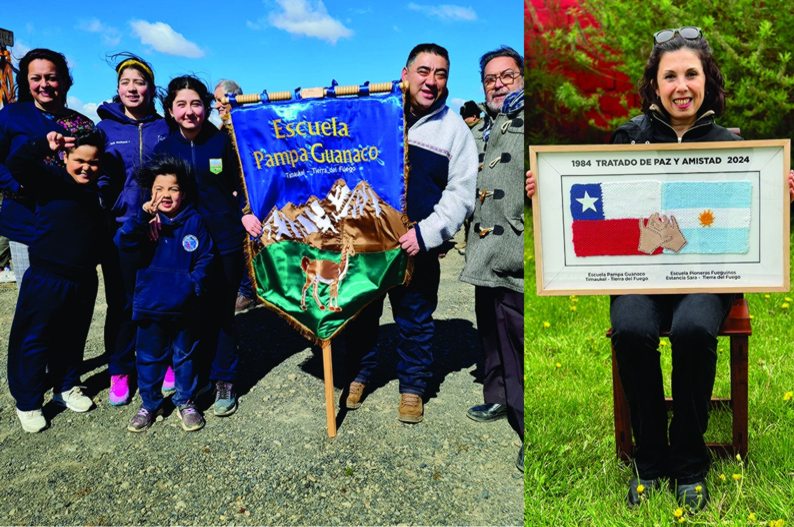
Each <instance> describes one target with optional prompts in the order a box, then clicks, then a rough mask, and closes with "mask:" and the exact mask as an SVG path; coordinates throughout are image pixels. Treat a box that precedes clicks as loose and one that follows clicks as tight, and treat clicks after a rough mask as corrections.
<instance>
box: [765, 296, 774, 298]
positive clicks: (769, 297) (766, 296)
mask: <svg viewBox="0 0 794 527" xmlns="http://www.w3.org/2000/svg"><path fill="white" fill-rule="evenodd" d="M764 298H772V297H771V296H770V295H764Z"/></svg>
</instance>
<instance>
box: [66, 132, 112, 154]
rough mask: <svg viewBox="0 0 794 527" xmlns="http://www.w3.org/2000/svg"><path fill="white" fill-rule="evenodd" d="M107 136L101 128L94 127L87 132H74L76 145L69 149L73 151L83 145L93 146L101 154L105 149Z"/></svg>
mask: <svg viewBox="0 0 794 527" xmlns="http://www.w3.org/2000/svg"><path fill="white" fill-rule="evenodd" d="M106 142H107V137H105V133H104V132H103V131H102V130H100V129H99V128H93V129H91V130H88V131H85V132H77V133H76V134H74V146H73V147H72V148H70V149H69V150H68V151H69V152H72V151H74V150H75V149H76V148H79V147H81V146H93V147H94V148H96V149H97V151H98V152H99V153H100V154H101V153H103V152H104V151H105V143H106Z"/></svg>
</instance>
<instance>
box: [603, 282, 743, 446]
mask: <svg viewBox="0 0 794 527" xmlns="http://www.w3.org/2000/svg"><path fill="white" fill-rule="evenodd" d="M718 335H719V336H727V337H729V338H730V350H731V356H730V368H731V397H730V398H729V399H728V398H717V397H715V398H712V399H711V408H712V409H714V408H727V407H730V409H731V414H732V427H733V440H732V441H731V442H730V443H719V442H710V443H706V445H707V446H708V447H709V448H710V449H711V450H712V451H713V452H714V453H715V454H717V455H719V456H725V457H733V456H735V455H736V454H739V455H740V456H742V458H744V457H745V456H746V455H747V347H748V343H749V342H748V341H749V337H750V335H752V328H751V327H750V310H749V307H748V305H747V300H745V298H744V297H743V296H741V295H739V296H738V297H737V298H736V299H735V300H734V302H733V305H732V306H731V310H730V312H729V313H728V316H727V318H726V319H725V322H723V324H722V327H721V328H720V332H719V333H718ZM662 336H663V337H668V336H669V331H665V332H663V333H662ZM607 337H610V338H611V337H612V330H611V329H610V330H609V331H607ZM612 397H613V401H614V412H615V448H616V450H617V455H618V457H619V458H621V459H623V460H625V461H629V460H630V459H631V457H632V454H633V452H634V441H633V440H632V434H631V417H630V415H629V405H628V401H626V396H625V393H624V392H623V384H622V383H621V382H620V375H619V374H618V364H617V361H616V360H615V347H614V346H612ZM666 403H667V404H666V406H667V410H668V411H670V409H671V408H672V403H673V400H672V398H670V397H668V398H667V399H666Z"/></svg>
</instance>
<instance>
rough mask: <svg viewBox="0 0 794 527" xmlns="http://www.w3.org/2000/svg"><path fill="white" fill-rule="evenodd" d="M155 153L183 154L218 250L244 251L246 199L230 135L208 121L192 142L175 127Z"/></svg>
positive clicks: (219, 251)
mask: <svg viewBox="0 0 794 527" xmlns="http://www.w3.org/2000/svg"><path fill="white" fill-rule="evenodd" d="M155 153H157V154H161V153H162V154H170V155H172V156H175V157H180V158H182V159H184V160H185V161H187V163H188V164H189V165H190V167H191V171H192V174H193V176H194V177H195V178H196V186H197V187H198V203H197V205H196V209H197V210H198V213H199V214H200V215H201V218H202V219H203V220H204V223H205V224H206V225H207V229H208V230H209V232H210V236H212V243H213V244H214V245H215V248H216V249H217V251H218V253H219V254H221V255H226V254H231V253H233V252H235V251H239V250H242V248H243V240H244V239H245V229H244V228H243V224H242V222H241V218H242V217H243V209H245V208H246V205H245V204H246V200H245V196H244V193H243V191H242V180H241V175H240V163H239V161H238V159H237V154H236V153H235V152H234V149H233V147H232V143H231V140H230V139H229V136H228V135H227V134H226V133H224V132H221V131H219V130H218V129H217V128H215V126H214V125H213V124H212V123H209V122H205V123H204V125H203V127H202V129H201V132H200V133H199V135H198V136H197V137H196V138H195V139H194V140H192V141H190V140H188V139H185V138H184V137H183V136H182V134H181V133H180V132H179V130H172V131H171V133H170V134H169V136H168V137H166V138H165V139H164V140H163V141H162V142H161V143H159V144H158V145H157V146H156V147H155ZM235 192H236V193H237V196H235V195H234V193H235Z"/></svg>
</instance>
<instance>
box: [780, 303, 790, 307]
mask: <svg viewBox="0 0 794 527" xmlns="http://www.w3.org/2000/svg"><path fill="white" fill-rule="evenodd" d="M788 308H789V304H788V302H783V303H782V304H780V309H788Z"/></svg>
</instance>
